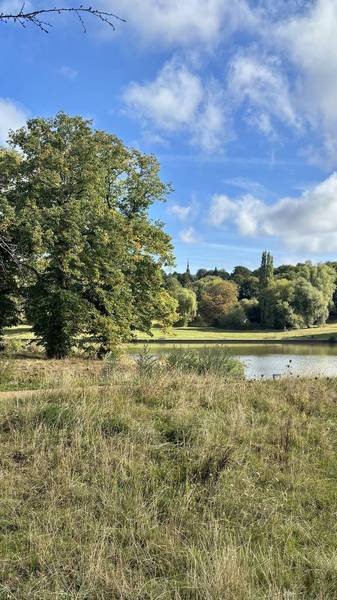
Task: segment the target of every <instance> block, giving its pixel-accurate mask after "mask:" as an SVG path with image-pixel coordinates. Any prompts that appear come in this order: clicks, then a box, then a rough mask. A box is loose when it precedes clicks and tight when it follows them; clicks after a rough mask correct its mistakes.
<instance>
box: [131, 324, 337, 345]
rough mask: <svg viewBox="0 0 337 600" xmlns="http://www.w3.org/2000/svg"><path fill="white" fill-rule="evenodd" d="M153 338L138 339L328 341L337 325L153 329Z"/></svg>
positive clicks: (140, 336)
mask: <svg viewBox="0 0 337 600" xmlns="http://www.w3.org/2000/svg"><path fill="white" fill-rule="evenodd" d="M152 334H153V336H152V337H151V336H149V335H146V334H143V333H138V334H137V338H138V339H144V340H145V339H153V338H154V339H158V340H160V339H172V341H174V340H176V341H180V340H187V339H188V340H197V339H200V340H205V341H207V340H215V339H219V340H225V339H239V340H283V339H293V338H294V339H298V338H302V339H308V340H310V339H311V338H312V337H314V338H315V339H317V338H319V339H328V338H329V337H330V336H332V335H336V337H337V323H329V324H327V325H323V326H321V327H312V328H311V329H293V330H290V331H270V330H269V331H268V330H250V331H228V330H225V329H216V328H215V327H174V328H173V329H172V330H171V332H168V333H164V332H163V331H162V330H161V329H159V328H153V330H152Z"/></svg>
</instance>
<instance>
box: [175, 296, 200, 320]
mask: <svg viewBox="0 0 337 600" xmlns="http://www.w3.org/2000/svg"><path fill="white" fill-rule="evenodd" d="M175 298H176V300H177V301H178V314H179V317H180V319H179V320H180V323H181V324H182V325H185V326H187V325H188V324H189V323H190V322H191V321H193V319H194V318H195V317H196V315H197V312H198V304H197V296H196V293H195V292H194V291H193V290H191V289H190V288H181V289H180V290H178V292H177V294H176V296H175ZM178 323H179V322H178Z"/></svg>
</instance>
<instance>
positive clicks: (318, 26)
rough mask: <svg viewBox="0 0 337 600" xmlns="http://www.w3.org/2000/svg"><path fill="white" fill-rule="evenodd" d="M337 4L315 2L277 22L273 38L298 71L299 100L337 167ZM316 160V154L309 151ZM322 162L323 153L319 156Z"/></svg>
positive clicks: (297, 94) (326, 152)
mask: <svg viewBox="0 0 337 600" xmlns="http://www.w3.org/2000/svg"><path fill="white" fill-rule="evenodd" d="M336 31H337V2H336V0H316V1H315V2H312V3H311V4H310V9H309V10H306V11H304V12H303V11H302V13H300V14H297V15H295V16H293V17H292V18H290V19H287V20H284V21H282V22H280V23H278V24H277V25H276V26H275V27H274V32H273V38H274V44H275V41H276V43H277V44H278V45H279V48H280V49H281V50H283V51H284V52H285V54H286V56H287V58H288V59H289V60H290V61H291V63H292V65H293V67H295V69H296V76H297V91H296V98H297V102H298V104H299V106H300V107H301V110H302V112H303V113H304V114H305V116H306V118H307V120H308V122H309V123H310V124H311V127H312V128H313V130H314V131H315V132H317V133H319V135H321V136H322V138H323V145H324V150H325V154H326V155H327V157H328V158H330V162H332V164H335V165H336V164H337V144H336V142H335V138H336V134H337V102H336V98H337V45H336ZM308 153H309V154H310V155H311V157H312V158H313V159H314V160H315V159H316V158H317V157H315V154H316V153H317V151H312V149H309V150H308ZM319 158H320V160H321V159H322V152H321V153H320V157H319Z"/></svg>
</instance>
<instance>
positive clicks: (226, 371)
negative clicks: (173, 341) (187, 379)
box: [165, 346, 244, 378]
mask: <svg viewBox="0 0 337 600" xmlns="http://www.w3.org/2000/svg"><path fill="white" fill-rule="evenodd" d="M165 358H166V361H167V364H168V365H169V366H170V367H173V368H175V369H178V370H180V371H182V372H184V373H188V372H192V373H197V374H199V375H204V374H206V373H212V374H215V375H221V376H225V377H235V378H242V377H244V367H243V364H242V363H241V361H240V360H238V359H236V358H233V357H232V356H231V355H230V354H228V351H227V350H226V349H225V348H221V347H217V348H211V347H207V346H205V347H203V348H198V349H193V350H192V348H189V349H187V350H185V349H179V348H176V349H174V350H171V352H169V353H168V354H167V355H166V357H165Z"/></svg>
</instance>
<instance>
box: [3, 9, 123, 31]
mask: <svg viewBox="0 0 337 600" xmlns="http://www.w3.org/2000/svg"><path fill="white" fill-rule="evenodd" d="M62 13H71V14H73V15H75V16H76V17H77V18H78V19H79V21H80V23H81V25H82V28H83V31H84V33H86V27H85V22H84V18H83V17H85V16H86V15H91V16H93V17H95V18H96V19H98V20H99V21H102V23H105V24H106V25H109V27H111V28H112V29H113V30H115V29H116V26H115V22H116V21H121V22H123V23H125V19H122V18H121V17H118V16H117V15H115V14H113V13H110V12H106V11H103V10H99V9H97V8H93V7H92V6H83V5H82V4H80V6H78V7H72V8H57V7H56V6H55V7H54V8H46V9H41V10H35V11H32V12H25V2H24V3H23V4H22V7H21V10H20V11H19V12H18V13H17V14H8V15H6V14H4V13H1V12H0V23H1V22H2V23H9V22H13V23H18V24H19V25H21V26H22V27H24V28H25V27H26V26H27V25H35V26H36V27H38V28H39V29H41V31H44V32H45V33H49V29H50V28H51V27H52V24H51V23H48V22H47V21H45V17H47V18H48V15H54V14H56V15H61V14H62Z"/></svg>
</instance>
